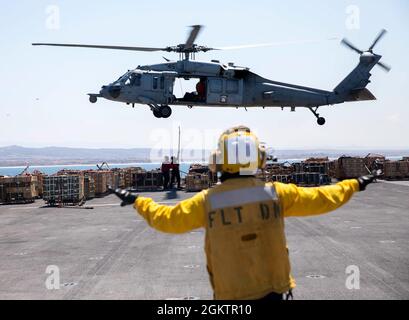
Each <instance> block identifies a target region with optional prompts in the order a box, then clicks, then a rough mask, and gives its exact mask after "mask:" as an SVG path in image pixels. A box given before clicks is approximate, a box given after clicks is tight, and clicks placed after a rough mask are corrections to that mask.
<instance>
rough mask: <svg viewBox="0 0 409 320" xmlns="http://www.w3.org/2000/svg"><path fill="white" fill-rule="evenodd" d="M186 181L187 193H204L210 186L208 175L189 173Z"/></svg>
mask: <svg viewBox="0 0 409 320" xmlns="http://www.w3.org/2000/svg"><path fill="white" fill-rule="evenodd" d="M185 179H186V180H185V181H186V191H187V192H197V191H202V190H203V189H208V188H209V185H210V180H209V174H207V173H194V172H193V173H188V174H187V175H186V177H185Z"/></svg>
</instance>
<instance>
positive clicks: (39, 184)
mask: <svg viewBox="0 0 409 320" xmlns="http://www.w3.org/2000/svg"><path fill="white" fill-rule="evenodd" d="M32 176H33V177H34V176H35V177H36V179H35V180H36V182H35V184H34V188H35V190H36V194H37V198H42V197H43V173H42V172H40V171H38V170H34V172H33V173H32Z"/></svg>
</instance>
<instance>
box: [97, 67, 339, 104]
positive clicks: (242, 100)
mask: <svg viewBox="0 0 409 320" xmlns="http://www.w3.org/2000/svg"><path fill="white" fill-rule="evenodd" d="M178 78H184V79H195V78H196V79H198V80H200V81H203V83H204V88H205V92H204V94H202V95H199V94H198V93H197V92H192V93H190V94H187V95H185V97H183V98H179V99H177V98H176V97H175V96H174V94H173V88H174V83H175V80H176V79H178ZM98 96H101V97H104V98H106V99H108V100H113V101H119V102H124V103H128V104H148V105H150V104H152V105H158V106H159V105H187V106H224V107H310V106H321V105H328V104H334V103H339V102H342V99H339V98H337V97H336V96H335V95H334V93H333V92H331V91H325V90H320V89H314V88H309V87H303V86H297V85H292V84H287V83H282V82H277V81H272V80H269V79H265V78H263V77H261V76H259V75H257V74H255V73H253V72H251V71H250V70H249V69H248V68H243V67H238V66H234V65H233V64H232V63H230V64H229V65H224V64H221V63H219V62H218V61H212V62H198V61H191V60H181V61H177V62H167V63H160V64H155V65H147V66H139V67H138V68H136V69H135V70H132V71H128V72H127V73H125V74H124V75H123V76H122V77H120V78H119V79H118V80H117V81H115V82H113V83H111V84H110V85H108V86H104V87H103V88H102V89H101V92H100V94H99V95H98Z"/></svg>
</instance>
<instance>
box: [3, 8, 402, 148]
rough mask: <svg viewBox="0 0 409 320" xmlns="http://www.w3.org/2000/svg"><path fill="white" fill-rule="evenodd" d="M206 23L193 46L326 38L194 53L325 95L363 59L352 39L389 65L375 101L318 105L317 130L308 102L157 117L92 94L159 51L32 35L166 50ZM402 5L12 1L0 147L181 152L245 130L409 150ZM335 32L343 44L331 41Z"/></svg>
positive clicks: (291, 143)
mask: <svg viewBox="0 0 409 320" xmlns="http://www.w3.org/2000/svg"><path fill="white" fill-rule="evenodd" d="M194 24H201V25H204V26H205V29H204V30H203V31H202V33H201V34H200V35H199V37H198V39H197V41H196V43H198V44H201V45H207V46H232V45H242V44H255V43H266V42H286V41H305V40H322V41H319V42H316V43H299V44H287V45H282V46H274V47H267V48H253V49H242V50H234V51H233V50H232V51H217V52H210V53H206V54H198V55H197V57H196V59H197V60H202V61H209V60H211V59H218V60H220V61H222V62H225V63H227V62H230V61H232V62H235V64H236V65H240V66H246V67H249V68H250V70H251V71H253V72H255V73H258V74H259V75H261V76H263V77H266V78H269V79H272V80H277V81H282V82H288V83H294V84H299V85H305V86H311V87H315V88H320V89H324V90H332V89H333V88H334V87H335V86H336V85H337V84H338V83H339V82H340V81H341V80H342V79H343V78H344V77H345V76H346V75H347V74H348V73H349V72H350V71H351V70H352V69H353V68H354V67H355V66H356V64H357V63H358V60H359V56H358V55H357V54H356V53H355V52H353V51H351V50H348V49H347V48H345V47H344V46H341V45H340V43H339V42H340V39H341V38H343V37H346V38H348V39H349V40H350V41H351V42H352V43H354V44H355V45H356V46H357V47H359V48H361V49H367V48H368V46H369V45H370V44H371V42H372V41H373V39H374V38H375V36H376V35H377V34H378V32H379V31H380V30H381V29H382V28H385V29H387V30H388V33H387V34H386V36H385V37H384V38H383V39H382V40H381V41H380V42H379V43H378V44H377V46H376V47H375V50H374V52H375V53H377V54H381V55H382V56H383V58H382V61H383V62H386V63H388V64H389V65H391V66H392V70H391V72H389V73H385V72H384V71H383V70H382V69H380V68H378V67H375V68H374V69H373V70H372V72H371V73H372V77H371V81H372V82H371V83H370V84H369V85H368V89H369V90H370V91H371V92H372V93H373V94H374V95H375V96H376V97H377V99H378V100H376V101H368V102H355V103H345V104H339V105H334V106H324V107H322V108H320V114H321V115H322V116H324V117H325V118H326V120H327V123H326V124H325V125H324V126H318V125H317V124H316V119H315V117H314V116H313V115H312V113H311V112H310V111H308V110H306V109H304V108H300V109H297V111H296V112H290V111H289V109H285V110H284V111H281V109H280V108H266V109H264V110H263V109H261V108H255V109H248V111H247V112H246V111H245V110H244V109H238V110H236V109H231V108H193V109H191V110H190V109H188V108H186V107H183V106H175V107H173V114H172V116H171V117H170V118H169V119H156V118H154V117H153V115H152V112H151V111H150V110H149V108H148V107H147V106H145V105H136V106H135V108H134V109H132V108H131V107H129V106H126V105H125V104H120V103H117V102H112V101H107V100H103V99H100V100H99V101H98V102H97V103H96V104H91V103H89V101H88V96H87V93H92V92H94V93H98V92H99V90H100V88H101V86H102V85H105V84H108V83H110V82H112V81H114V80H116V79H117V78H118V77H119V76H120V75H121V74H123V73H125V72H126V71H127V70H128V69H132V68H135V67H136V66H138V65H146V64H154V63H160V62H163V61H164V60H163V58H162V56H165V57H167V58H170V59H177V54H173V53H163V52H154V53H147V52H125V51H113V50H96V49H94V50H92V49H77V48H54V47H33V46H31V43H32V42H61V43H64V42H66V43H88V44H111V45H128V46H155V47H156V46H159V47H163V46H168V45H176V44H179V43H183V42H184V41H185V40H186V36H187V34H188V30H189V28H188V26H190V25H194ZM408 27H409V2H408V1H406V0H401V1H399V0H391V1H377V2H374V1H369V0H368V1H366V0H365V1H364V0H362V1H361V0H351V1H349V0H348V1H325V0H322V1H321V0H312V1H301V0H300V1H267V0H266V1H264V0H253V1H241V0H235V1H213V0H210V1H200V2H198V1H176V0H173V1H164V0H156V1H152V0H150V1H145V0H142V1H141V0H139V1H134V0H123V1H120V0H119V1H101V0H98V1H97V0H88V1H79V0H71V1H56V0H54V1H51V0H49V1H42V0H37V1H29V0H27V1H23V0H20V1H7V2H4V3H2V10H1V12H0V40H1V41H0V46H1V60H0V75H1V76H0V88H1V89H0V94H1V100H0V147H1V146H8V145H21V146H26V147H44V146H65V147H88V148H104V147H107V148H135V147H163V146H164V147H167V146H168V145H174V144H175V143H176V141H177V128H178V126H180V127H181V130H182V147H184V148H206V149H210V148H213V147H215V145H216V139H217V136H218V135H219V134H220V133H221V131H222V130H224V129H226V128H228V127H230V126H233V125H237V124H244V125H247V126H249V127H250V128H252V129H253V130H254V131H255V132H256V133H257V134H258V136H259V137H260V140H262V141H263V142H266V143H267V144H268V145H269V146H271V147H273V148H307V149H308V148H344V147H350V148H358V149H359V148H408V147H409V139H408V138H409V125H408V120H409V105H408V101H409V88H408V84H409V76H408V74H409V61H408V59H407V55H408V52H409V37H408V31H409V28H408ZM332 37H337V38H338V40H326V39H328V38H332Z"/></svg>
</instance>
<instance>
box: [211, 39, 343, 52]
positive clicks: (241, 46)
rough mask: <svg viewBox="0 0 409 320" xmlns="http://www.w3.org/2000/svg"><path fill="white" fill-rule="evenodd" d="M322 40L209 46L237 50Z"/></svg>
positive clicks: (310, 41)
mask: <svg viewBox="0 0 409 320" xmlns="http://www.w3.org/2000/svg"><path fill="white" fill-rule="evenodd" d="M337 39H338V38H328V39H325V40H337ZM321 41H323V40H299V41H283V42H269V43H258V44H245V45H239V46H229V47H216V48H209V49H210V50H236V49H249V48H260V47H272V46H282V45H288V44H303V43H318V42H321Z"/></svg>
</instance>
